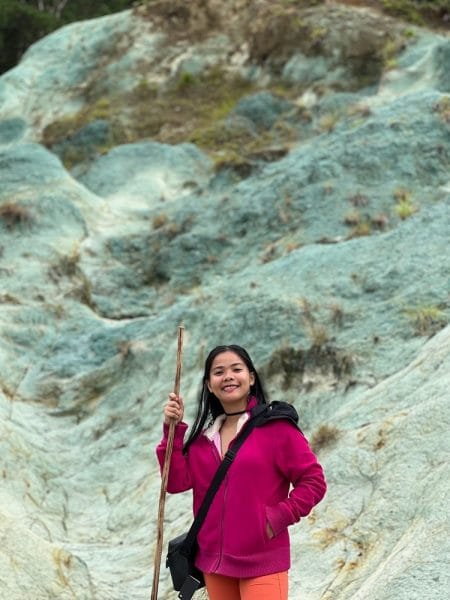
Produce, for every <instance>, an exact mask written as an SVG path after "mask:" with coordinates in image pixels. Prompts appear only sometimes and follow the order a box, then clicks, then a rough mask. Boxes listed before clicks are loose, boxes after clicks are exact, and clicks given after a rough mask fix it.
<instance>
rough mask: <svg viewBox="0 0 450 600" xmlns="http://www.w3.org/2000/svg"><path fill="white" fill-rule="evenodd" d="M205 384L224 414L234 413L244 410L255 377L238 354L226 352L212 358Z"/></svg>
mask: <svg viewBox="0 0 450 600" xmlns="http://www.w3.org/2000/svg"><path fill="white" fill-rule="evenodd" d="M206 383H207V386H208V389H209V391H210V392H212V393H213V394H214V396H216V398H217V399H218V400H219V402H220V403H221V405H222V406H223V408H224V410H225V412H235V411H239V410H244V409H245V408H246V406H247V400H248V396H249V393H250V386H251V385H253V384H254V383H255V376H254V374H253V373H250V371H249V370H248V367H247V365H246V364H245V362H244V361H243V360H242V358H241V357H240V356H239V354H236V353H235V352H232V351H231V350H227V351H226V352H221V353H220V354H218V355H217V356H216V357H215V358H214V360H213V362H212V365H211V370H210V372H209V379H208V380H207V382H206Z"/></svg>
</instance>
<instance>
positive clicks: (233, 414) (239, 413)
mask: <svg viewBox="0 0 450 600" xmlns="http://www.w3.org/2000/svg"><path fill="white" fill-rule="evenodd" d="M246 412H247V409H245V410H238V412H234V413H227V412H226V413H225V414H226V415H227V417H234V416H236V415H243V414H244V413H246Z"/></svg>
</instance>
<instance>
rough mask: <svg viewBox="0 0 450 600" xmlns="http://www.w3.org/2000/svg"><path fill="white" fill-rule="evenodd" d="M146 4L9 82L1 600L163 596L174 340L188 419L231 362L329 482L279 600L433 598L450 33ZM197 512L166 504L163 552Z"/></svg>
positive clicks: (2, 100) (40, 53)
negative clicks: (310, 449) (218, 361)
mask: <svg viewBox="0 0 450 600" xmlns="http://www.w3.org/2000/svg"><path fill="white" fill-rule="evenodd" d="M152 4H153V9H154V12H153V13H152V12H151V10H150V9H151V5H149V7H148V8H147V9H145V10H144V9H140V10H136V11H135V12H130V11H128V12H125V13H121V14H120V15H112V16H110V17H106V18H103V19H96V20H94V21H89V22H85V23H77V24H74V25H72V26H69V27H66V28H64V29H62V30H60V31H58V32H55V33H54V34H52V35H51V36H48V38H45V39H44V40H42V41H41V42H39V43H38V44H36V45H35V46H34V47H32V48H31V49H30V50H29V51H28V53H27V54H26V55H25V57H24V59H23V62H22V63H21V64H20V65H19V66H18V67H16V68H15V69H13V70H12V71H11V72H9V73H7V74H5V75H4V76H3V77H2V78H0V278H1V279H0V281H1V287H0V336H1V342H2V343H1V345H0V449H1V456H2V459H3V465H2V486H1V488H0V529H1V533H2V539H3V542H4V543H3V546H2V547H3V551H2V552H1V553H0V582H1V585H0V587H1V589H2V590H4V594H5V598H6V597H7V598H8V600H27V599H30V600H36V599H39V600H40V599H42V600H45V599H47V598H61V599H65V598H67V599H69V598H74V597H75V598H81V599H86V600H91V599H92V600H94V599H96V600H98V599H102V600H103V599H104V600H124V599H125V598H133V599H136V600H137V599H139V598H147V597H148V596H149V593H150V587H151V581H152V568H153V553H154V549H155V535H156V517H157V502H158V497H159V491H160V478H159V473H158V469H157V464H156V459H155V456H154V447H155V445H156V443H157V441H158V440H159V437H160V435H161V406H162V403H163V402H164V400H165V398H166V396H167V393H168V392H169V391H170V390H171V389H172V386H173V377H174V369H175V355H176V330H177V326H178V325H179V324H180V323H183V324H184V326H185V328H186V342H185V352H184V363H183V377H182V391H183V395H184V397H185V399H186V402H187V420H188V421H190V420H191V419H192V415H193V413H194V411H195V403H196V394H197V391H198V384H199V382H200V378H201V372H202V366H203V360H204V358H205V356H206V353H207V352H208V350H209V349H210V348H211V347H213V346H214V345H216V344H222V343H239V344H242V345H243V346H245V347H247V348H248V349H249V351H250V353H251V354H252V356H253V358H254V360H255V363H256V364H257V365H258V366H259V368H260V370H261V373H262V374H263V376H264V380H265V383H266V387H267V389H268V391H269V395H270V397H271V398H272V399H286V400H288V401H290V402H292V403H294V404H295V406H296V407H297V409H298V410H299V412H300V415H301V422H302V429H303V430H304V431H305V433H306V435H307V436H308V437H309V438H310V440H311V443H312V444H313V446H314V448H315V449H316V451H317V452H318V454H319V458H320V460H321V462H322V463H323V464H324V467H325V471H326V474H327V478H328V481H329V492H328V495H327V497H326V499H325V500H324V501H323V502H322V503H321V504H320V505H319V506H318V507H317V509H316V510H315V511H314V513H313V515H311V516H310V517H308V518H307V519H305V520H304V521H303V522H302V523H300V525H298V526H296V527H294V528H293V529H292V548H293V566H292V569H291V588H290V598H292V600H294V599H297V598H299V597H301V598H308V599H310V600H318V599H319V598H322V599H332V598H339V599H343V600H345V599H347V598H348V599H352V600H355V599H358V600H374V598H376V600H384V599H385V600H387V599H388V598H392V597H395V598H396V599H397V598H398V599H400V600H402V599H404V600H410V599H411V598H412V597H414V598H416V597H417V598H419V597H420V598H424V599H425V600H428V599H429V600H432V599H433V600H434V598H436V597H441V596H442V593H443V590H446V589H448V584H449V581H448V573H447V569H446V564H447V562H448V561H446V560H445V558H446V557H448V555H449V551H450V548H449V542H448V539H449V536H448V517H449V515H448V508H447V504H448V503H447V502H446V495H448V480H449V477H448V476H449V473H448V470H449V467H448V464H449V461H448V457H449V450H450V449H449V447H448V427H449V412H448V410H449V409H448V402H447V401H446V399H447V395H448V392H447V390H448V386H449V381H448V378H449V373H450V368H449V367H450V365H449V364H448V363H449V357H450V352H449V351H450V329H449V327H448V325H447V323H448V319H449V296H448V289H449V288H448V284H449V267H448V258H447V255H448V232H449V230H450V212H449V193H450V177H449V172H448V165H449V155H450V129H449V122H450V116H449V115H450V99H449V96H448V85H447V79H448V77H447V74H448V72H449V69H448V48H449V42H448V39H447V38H446V37H445V36H439V35H437V34H434V33H431V32H427V31H421V30H419V29H415V30H413V33H411V31H410V33H409V34H408V35H407V36H406V37H405V33H404V29H405V27H404V25H403V24H401V23H399V22H395V21H393V20H389V19H386V18H385V17H381V16H380V15H377V14H376V13H374V12H373V11H369V10H367V9H356V8H349V7H332V8H330V7H329V6H326V7H325V6H320V5H318V6H313V7H311V6H310V5H311V3H289V5H287V4H286V3H281V2H280V3H278V2H277V3H267V2H260V3H253V2H243V1H239V2H238V1H237V0H236V2H233V3H230V7H229V13H227V14H228V19H226V18H225V16H226V15H225V14H224V8H223V3H216V2H210V3H202V2H195V3H191V4H190V5H189V11H188V12H186V7H185V6H181V4H179V3H170V5H171V6H169V3H163V2H155V3H152ZM231 4H232V5H231ZM299 4H302V5H304V4H308V6H306V7H305V6H302V7H300V6H299ZM314 4H315V3H314ZM177 6H178V13H177V15H172V17H171V19H172V20H173V19H175V18H176V19H177V21H176V23H177V27H176V31H175V30H173V28H169V29H168V28H167V27H166V25H167V22H166V17H167V14H166V13H167V11H169V9H170V10H172V9H175V8H176V7H177ZM181 9H183V10H184V11H185V12H184V13H180V11H181ZM274 11H275V13H276V15H275V16H276V17H277V18H276V19H274V20H272V19H268V17H267V15H272V16H273V15H274V14H275V13H274ZM264 15H266V17H264ZM197 16H198V17H199V20H198V22H197V21H196V18H197ZM163 17H164V18H163ZM200 17H201V18H200ZM293 17H295V18H296V19H297V20H295V19H293ZM287 18H288V20H289V23H290V25H291V26H292V29H291V30H290V31H291V33H290V34H289V35H287V36H285V38H283V37H282V36H281V37H280V38H279V39H278V41H277V40H276V39H275V38H273V39H272V38H270V36H269V37H268V36H267V35H266V34H267V31H269V30H271V29H270V28H272V29H273V28H274V27H275V28H276V27H277V26H278V25H277V23H278V24H279V23H280V22H284V21H283V19H287ZM277 19H278V20H277ZM280 19H281V21H280ZM286 22H287V21H286ZM205 23H209V25H208V26H205ZM332 23H333V26H332ZM380 23H382V24H383V27H381V26H380V27H378V25H379V24H380ZM300 24H301V26H302V27H303V28H305V30H304V32H303V34H304V35H303V37H299V38H297V37H296V35H294V33H295V27H297V26H299V27H300ZM350 26H351V27H350ZM249 28H250V29H251V30H252V32H253V34H252V35H253V36H254V37H253V38H252V37H249V36H248V35H246V36H244V32H247V33H248V32H249V31H250V29H249ZM345 28H350V29H351V32H352V36H350V37H349V36H344V35H342V32H343V31H344V30H345ZM369 31H370V35H366V33H367V32H369ZM264 32H265V34H264V35H263V33H264ZM312 32H315V34H314V35H313V34H312ZM364 32H366V33H364ZM363 33H364V35H363ZM258 36H259V37H258ZM257 40H259V42H258V43H257ZM355 40H356V41H355ZM358 40H359V42H358ZM264 41H265V43H266V44H269V42H270V44H272V46H273V47H271V48H269V49H268V50H267V48H266V50H265V51H264V53H265V55H264V56H263V54H264V53H262V50H261V52H259V50H258V52H257V51H256V49H257V48H260V45H261V44H262V43H263V42H264ZM297 41H298V43H297ZM312 41H314V42H315V44H313V45H311V44H312ZM319 42H320V43H319ZM258 44H260V45H258ZM306 44H309V46H308V47H306ZM345 44H347V46H345ZM386 45H387V49H386ZM344 46H345V47H344ZM383 49H384V50H383ZM383 52H384V53H383ZM366 59H367V60H366ZM358 61H359V62H358ZM363 64H366V66H367V69H369V67H370V69H369V70H370V81H369V80H368V79H367V78H366V79H365V76H364V77H360V75H361V72H360V71H359V69H360V67H361V65H363ZM355 65H359V66H358V67H357V68H356V67H355ZM372 67H373V68H372ZM375 67H376V68H375ZM364 68H365V67H364ZM367 72H368V71H367ZM366 74H367V73H366ZM338 80H339V85H338V84H337V81H338ZM283 82H284V83H283ZM369 83H370V85H369V86H368V84H369ZM283 86H284V87H283ZM164 107H165V109H166V110H165V112H164V110H163V108H164ZM138 125H139V127H138ZM150 131H151V132H152V133H151V134H150V133H149V132H150ZM167 141H170V142H171V143H170V144H168V143H167ZM44 144H45V145H44ZM190 511H191V502H190V497H189V494H183V495H180V496H173V497H169V498H168V499H167V506H166V527H165V539H166V540H167V539H170V538H171V537H173V536H174V535H176V534H178V533H179V532H180V531H182V530H183V529H184V528H185V527H186V526H187V525H188V523H189V522H190V518H191V517H190ZM163 562H164V561H163ZM159 597H160V598H162V599H164V598H167V599H169V598H174V593H173V592H171V591H170V585H169V582H168V578H167V573H166V572H165V569H162V574H161V582H160V595H159Z"/></svg>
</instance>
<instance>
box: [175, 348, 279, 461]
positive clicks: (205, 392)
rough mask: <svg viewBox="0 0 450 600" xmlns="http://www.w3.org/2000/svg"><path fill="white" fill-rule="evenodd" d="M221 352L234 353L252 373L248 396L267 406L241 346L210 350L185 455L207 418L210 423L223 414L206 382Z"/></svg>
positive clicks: (248, 357) (250, 360) (247, 356)
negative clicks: (252, 380) (252, 381)
mask: <svg viewBox="0 0 450 600" xmlns="http://www.w3.org/2000/svg"><path fill="white" fill-rule="evenodd" d="M222 352H234V353H235V354H237V355H238V356H239V357H240V358H241V359H242V360H243V362H244V363H245V365H246V366H247V368H248V370H249V371H250V373H253V376H254V378H255V382H254V383H253V385H252V386H251V387H250V395H251V396H255V397H256V400H257V402H258V404H267V399H266V395H265V392H264V388H263V385H262V383H261V379H260V377H259V375H258V373H257V372H256V369H255V366H254V364H253V361H252V359H251V358H250V355H249V354H248V352H247V350H245V348H242V347H241V346H237V345H235V344H230V345H229V346H216V347H215V348H213V349H212V350H211V352H210V353H209V354H208V357H207V359H206V361H205V371H204V373H203V380H202V388H201V391H200V395H199V401H198V408H197V415H196V417H195V420H194V423H193V425H192V427H191V431H190V433H189V435H188V438H187V440H186V443H185V444H184V448H183V452H184V453H186V452H187V449H188V448H189V446H190V445H191V444H192V442H193V441H194V440H195V439H196V438H197V437H198V436H199V435H200V433H201V432H202V431H203V428H204V426H205V423H206V421H207V419H208V417H209V419H210V421H211V422H212V421H214V419H215V418H216V417H218V416H219V415H221V414H223V413H224V412H225V411H224V410H223V408H222V405H221V404H220V402H219V400H218V399H217V398H216V396H214V394H213V393H212V392H210V391H209V389H208V385H207V381H208V379H209V377H210V373H211V366H212V363H213V360H214V359H215V358H216V356H217V355H218V354H222Z"/></svg>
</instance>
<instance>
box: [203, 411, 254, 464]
mask: <svg viewBox="0 0 450 600" xmlns="http://www.w3.org/2000/svg"><path fill="white" fill-rule="evenodd" d="M249 418H250V417H249V414H248V413H245V414H243V415H242V417H239V420H238V422H237V426H236V435H237V434H238V433H239V431H240V430H241V428H242V426H243V424H244V423H245V422H246V421H248V419H249ZM225 419H226V415H219V416H218V417H217V418H216V420H215V421H214V423H213V424H212V425H211V427H210V428H209V429H208V430H207V431H206V432H205V433H206V435H207V436H208V437H209V439H210V440H212V442H213V443H214V445H215V447H216V448H217V452H218V453H219V455H220V456H222V457H223V454H222V442H221V439H220V429H221V428H222V425H223V422H224V421H225Z"/></svg>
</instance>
